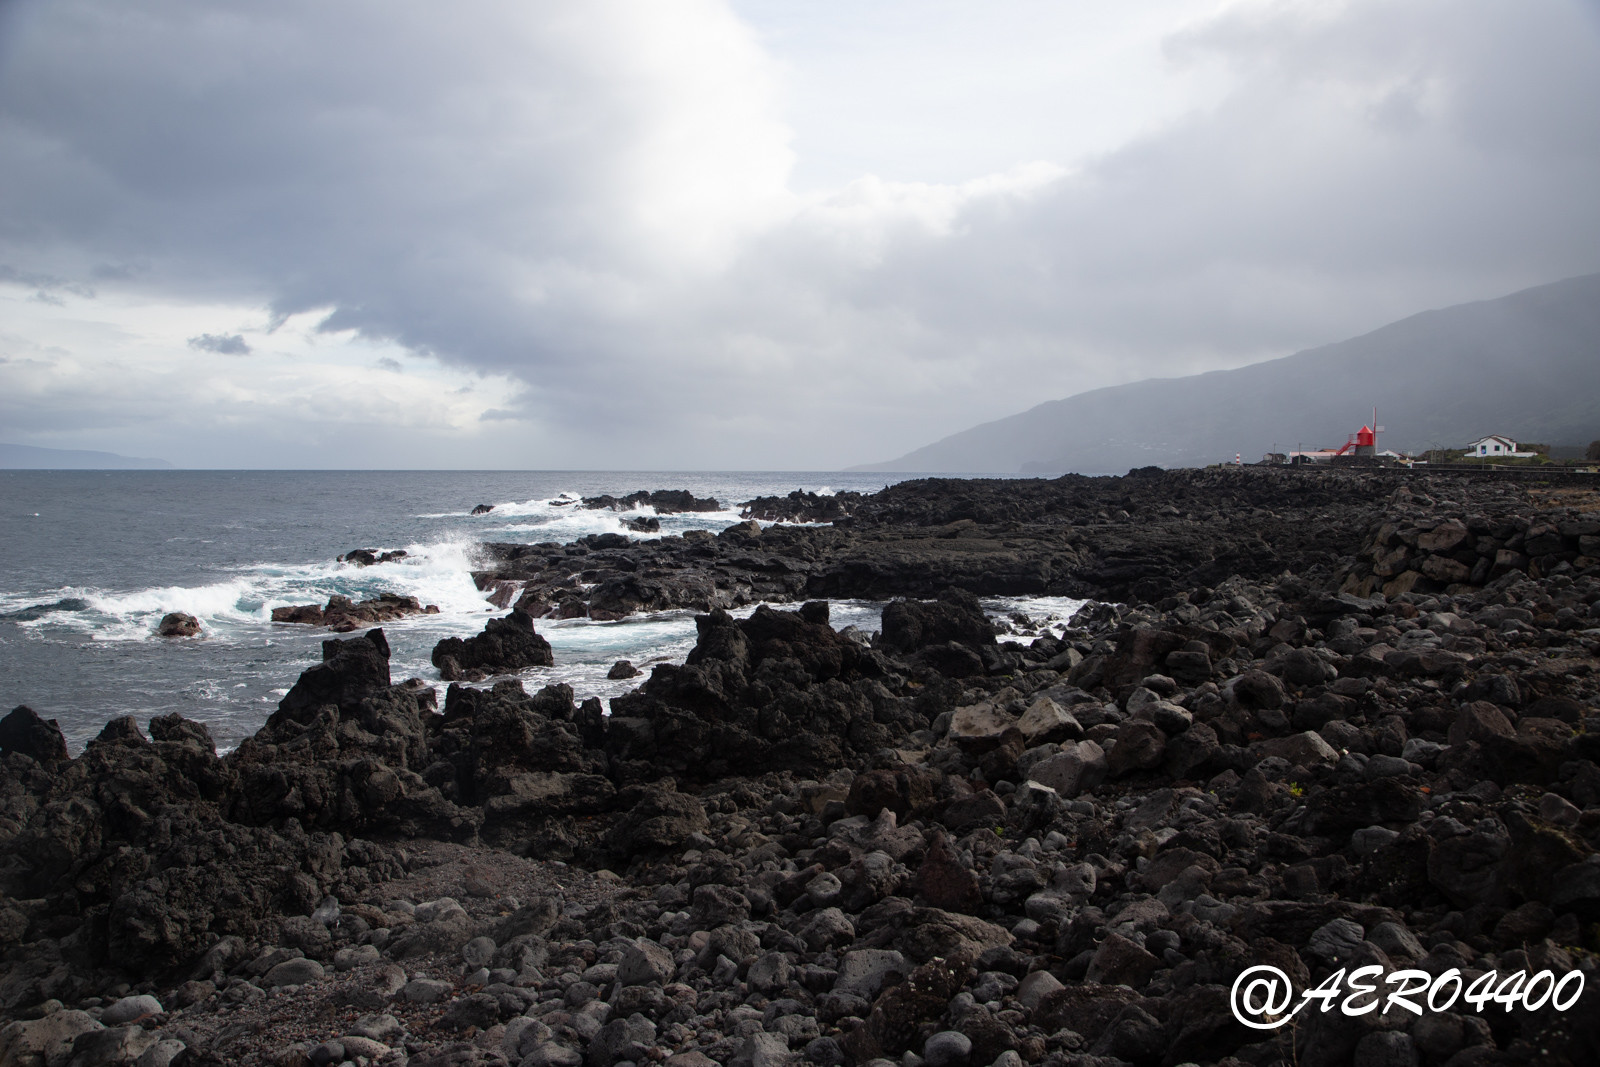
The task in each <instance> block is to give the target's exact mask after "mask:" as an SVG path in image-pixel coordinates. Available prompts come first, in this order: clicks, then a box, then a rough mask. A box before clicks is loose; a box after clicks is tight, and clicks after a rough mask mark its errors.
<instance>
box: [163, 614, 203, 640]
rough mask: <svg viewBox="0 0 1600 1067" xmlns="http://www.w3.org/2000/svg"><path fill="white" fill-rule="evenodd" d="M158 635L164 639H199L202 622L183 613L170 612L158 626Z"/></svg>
mask: <svg viewBox="0 0 1600 1067" xmlns="http://www.w3.org/2000/svg"><path fill="white" fill-rule="evenodd" d="M156 633H157V634H159V635H160V636H162V637H198V636H199V635H200V620H199V619H197V618H195V617H194V616H193V615H190V614H188V613H186V612H182V611H169V612H167V613H166V614H165V615H163V616H162V617H161V621H160V622H159V623H157V624H156Z"/></svg>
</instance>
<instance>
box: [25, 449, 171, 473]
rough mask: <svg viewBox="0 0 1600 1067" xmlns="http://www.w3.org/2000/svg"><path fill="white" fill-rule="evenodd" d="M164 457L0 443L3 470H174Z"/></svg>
mask: <svg viewBox="0 0 1600 1067" xmlns="http://www.w3.org/2000/svg"><path fill="white" fill-rule="evenodd" d="M175 469H176V468H175V467H174V466H173V464H171V463H169V462H168V461H166V460H164V459H150V458H141V457H138V456H122V455H118V454H117V453H115V452H95V451H90V450H87V449H79V448H38V447H36V446H34V445H10V444H0V470H175Z"/></svg>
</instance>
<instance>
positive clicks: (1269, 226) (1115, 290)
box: [0, 0, 1600, 469]
mask: <svg viewBox="0 0 1600 1067" xmlns="http://www.w3.org/2000/svg"><path fill="white" fill-rule="evenodd" d="M1597 189H1600V4H1597V3H1596V2H1595V0H1534V2H1529V0H1348V2H1345V0H1240V2H1219V0H1129V2H1126V3H1116V4H1109V3H1104V2H1099V0H1096V2H1089V0H982V2H978V0H974V2H970V3H968V2H957V0H905V2H901V0H882V2H866V3H863V2H862V0H851V2H845V0H570V2H566V0H560V2H557V0H547V2H531V3H530V2H527V0H508V2H503V3H500V2H488V0H459V2H457V3H452V4H448V5H443V4H437V3H431V2H429V3H420V2H419V3H413V2H407V0H381V2H380V0H363V2H341V0H274V2H273V3H271V4H220V3H218V4H199V3H184V2H179V0H119V2H117V3H114V4H107V3H104V2H102V0H26V2H20V3H19V2H15V0H0V441H8V442H12V443H20V444H32V445H42V446H47V447H61V448H94V449H106V450H110V451H115V452H121V453H124V454H130V455H149V456H160V457H163V458H166V459H168V460H171V461H173V462H175V463H178V464H180V465H192V466H223V467H232V466H287V467H300V466H306V467H322V466H335V467H373V466H381V467H512V468H527V467H533V468H570V467H576V468H648V469H667V468H739V469H758V468H793V469H828V468H833V467H837V466H843V465H847V464H852V463H860V462H869V461H875V460H883V459H889V458H892V457H894V456H897V455H900V454H902V453H904V452H907V451H910V450H911V449H912V448H914V447H917V446H920V445H923V444H926V443H928V442H929V441H932V440H934V439H936V438H939V437H942V436H944V435H946V434H948V433H951V432H954V431H956V430H960V429H964V428H966V427H968V426H970V425H972V424H974V423H977V422H981V421H985V420H988V419H992V418H997V417H1000V416H1003V415H1007V414H1011V413H1013V412H1016V411H1020V410H1022V409H1025V408H1027V407H1031V406H1032V405H1034V404H1036V403H1038V402H1040V401H1043V400H1050V399H1057V398H1060V397H1064V396H1068V395H1071V394H1073V393H1077V392H1081V391H1083V390H1086V389H1091V388H1096V387H1099V386H1103V385H1110V384H1114V383H1118V382H1125V381H1133V380H1136V379H1140V378H1146V377H1151V376H1164V375H1175V374H1185V373H1190V372H1194V371H1200V370H1210V369H1216V368H1220V367H1231V366H1238V365H1242V364H1245V363H1251V362H1255V361H1258V360H1261V359H1267V358H1272V357H1274V356H1280V355H1286V354H1288V353H1290V352H1293V351H1296V350H1298V349H1301V348H1305V347H1309V346H1312V345H1316V344H1322V343H1325V342H1330V341H1336V340H1341V339H1344V338H1346V337H1349V336H1353V335H1356V334H1359V333H1362V332H1365V331H1367V330H1370V329H1373V328H1376V327H1378V326H1381V325H1383V324H1384V323H1386V322H1389V321H1392V320H1393V319H1396V318H1400V317H1403V316H1405V315H1407V314H1411V313H1413V312H1416V311H1420V310H1423V309H1425V308H1430V307H1439V306H1445V305H1449V304H1454V303H1460V302H1463V301H1467V300H1474V299H1482V298H1487V297H1494V296H1499V295H1503V294H1505V293H1508V292H1511V291H1513V290H1516V289H1519V288H1523V287H1526V286H1530V285H1536V284H1540V283H1543V282H1548V281H1554V280H1557V279H1560V278H1564V277H1569V276H1572V275H1575V274H1582V273H1588V272H1592V271H1596V270H1600V195H1596V190H1597Z"/></svg>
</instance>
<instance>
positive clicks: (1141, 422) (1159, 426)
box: [851, 274, 1600, 474]
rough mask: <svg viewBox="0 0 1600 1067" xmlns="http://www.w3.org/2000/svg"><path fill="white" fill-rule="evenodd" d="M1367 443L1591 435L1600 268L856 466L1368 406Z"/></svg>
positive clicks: (1435, 444) (1011, 461) (1328, 437)
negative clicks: (1375, 430)
mask: <svg viewBox="0 0 1600 1067" xmlns="http://www.w3.org/2000/svg"><path fill="white" fill-rule="evenodd" d="M1374 406H1376V407H1377V408H1378V419H1379V421H1380V422H1381V423H1383V424H1384V425H1385V426H1386V427H1387V432H1385V433H1384V434H1383V435H1382V436H1381V437H1380V438H1379V448H1381V449H1395V450H1397V451H1421V450H1424V449H1428V448H1464V447H1465V446H1466V445H1467V443H1468V442H1470V441H1473V440H1475V439H1477V438H1479V437H1483V436H1486V435H1488V434H1504V435H1507V436H1510V437H1513V438H1514V439H1516V440H1518V441H1537V442H1543V443H1548V444H1557V445H1572V444H1578V443H1587V442H1589V441H1592V440H1595V439H1597V438H1600V274H1588V275H1584V276H1582V277H1578V278H1569V279H1567V280H1566V281H1560V282H1554V283H1551V284H1549V285H1541V286H1537V287H1535V288H1532V289H1524V290H1522V291H1521V292H1517V293H1513V294H1511V295H1510V296H1504V297H1500V298H1498V299H1493V300H1482V301H1477V302H1474V303H1469V304H1459V305H1456V306H1454V307H1448V308H1442V309H1439V310H1435V311H1424V312H1422V313H1420V314H1417V315H1412V316H1410V317H1409V318H1405V319H1401V320H1400V321H1399V322H1395V323H1391V324H1390V325H1388V326H1384V327H1381V328H1379V329H1377V330H1374V331H1372V332H1371V333H1368V334H1363V335H1362V336H1360V337H1356V338H1352V339H1350V340H1348V341H1340V342H1337V343H1335V344H1329V345H1323V346H1321V347H1318V348H1311V349H1306V350H1305V351H1302V352H1297V353H1295V354H1294V355H1290V356H1284V357H1282V358H1279V359H1274V360H1269V361H1267V362H1264V363H1255V364H1251V365H1249V366H1246V367H1239V368H1235V369H1233V370H1222V371H1210V372H1207V373H1205V374H1195V375H1189V376H1186V377H1182V378H1153V379H1148V380H1146V381H1139V382H1131V383H1129V384H1126V385H1114V386H1108V387H1106V388H1102V389H1094V390H1091V391H1089V392H1086V393H1079V394H1077V395H1075V396H1070V397H1067V398H1065V399H1063V400H1052V401H1048V402H1046V403H1043V404H1040V405H1038V406H1037V407H1034V408H1031V409H1029V410H1028V411H1024V412H1022V413H1020V414H1017V415H1011V416H1008V417H1007V418H1003V419H997V420H995V421H993V422H987V423H984V424H982V425H979V426H974V427H972V428H971V429H969V430H964V431H962V432H960V433H957V434H952V435H951V436H949V437H946V438H943V439H942V440H939V441H935V442H934V443H933V444H930V445H927V446H925V447H923V448H919V449H917V450H915V451H913V452H910V453H907V454H906V455H904V456H901V457H900V458H899V459H895V460H890V461H889V462H886V463H874V464H865V465H862V466H859V467H853V468H851V469H852V470H860V471H932V470H937V471H949V472H952V473H982V472H1005V471H1015V472H1018V473H1031V474H1043V473H1050V474H1056V473H1063V472H1069V471H1070V472H1078V473H1084V474H1116V473H1122V472H1124V471H1127V470H1129V469H1130V468H1132V467H1141V466H1146V465H1156V466H1164V467H1177V466H1201V465H1204V464H1207V463H1216V462H1221V461H1229V460H1232V459H1233V457H1234V454H1235V453H1238V454H1240V455H1242V456H1243V457H1244V459H1245V461H1246V462H1253V461H1255V460H1259V459H1260V458H1261V457H1262V455H1263V454H1265V453H1266V452H1268V451H1270V450H1274V449H1275V450H1276V451H1279V452H1287V451H1290V450H1292V449H1296V448H1299V447H1302V446H1303V447H1305V448H1316V447H1321V446H1332V447H1338V446H1340V445H1342V444H1344V443H1345V441H1346V439H1347V438H1348V437H1349V435H1350V434H1352V433H1354V432H1355V431H1356V430H1357V429H1358V428H1359V427H1361V426H1362V425H1364V424H1366V423H1368V422H1370V421H1371V418H1372V409H1373V407H1374Z"/></svg>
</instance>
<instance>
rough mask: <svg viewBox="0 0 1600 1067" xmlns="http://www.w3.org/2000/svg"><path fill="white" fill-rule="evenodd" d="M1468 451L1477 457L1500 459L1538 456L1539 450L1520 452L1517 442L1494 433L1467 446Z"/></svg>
mask: <svg viewBox="0 0 1600 1067" xmlns="http://www.w3.org/2000/svg"><path fill="white" fill-rule="evenodd" d="M1467 452H1468V453H1469V454H1471V455H1473V456H1476V457H1480V458H1481V457H1490V458H1498V459H1528V458H1529V457H1532V456H1537V455H1538V454H1539V453H1537V452H1518V451H1517V443H1516V442H1515V441H1513V440H1512V439H1511V438H1509V437H1501V436H1500V435H1499V434H1493V435H1491V436H1489V437H1481V438H1479V439H1478V440H1476V441H1474V442H1472V444H1470V445H1468V446H1467Z"/></svg>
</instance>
